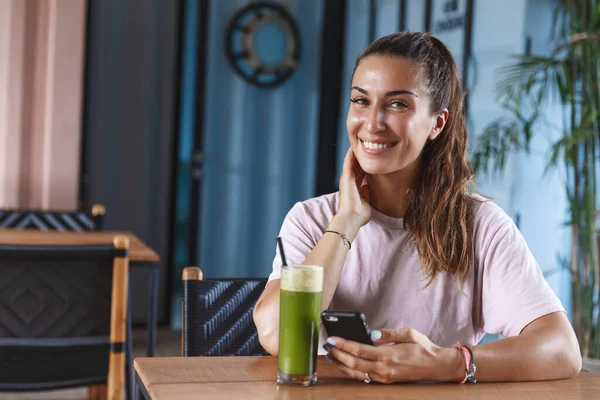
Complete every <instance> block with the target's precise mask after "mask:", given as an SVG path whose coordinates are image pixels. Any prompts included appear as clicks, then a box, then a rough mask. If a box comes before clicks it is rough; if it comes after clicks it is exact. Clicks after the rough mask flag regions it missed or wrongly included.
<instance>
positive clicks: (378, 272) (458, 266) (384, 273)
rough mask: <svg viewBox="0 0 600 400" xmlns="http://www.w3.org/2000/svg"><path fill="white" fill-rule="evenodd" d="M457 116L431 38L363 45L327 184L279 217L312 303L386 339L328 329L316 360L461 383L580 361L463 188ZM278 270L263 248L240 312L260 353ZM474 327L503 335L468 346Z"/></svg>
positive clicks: (496, 218)
mask: <svg viewBox="0 0 600 400" xmlns="http://www.w3.org/2000/svg"><path fill="white" fill-rule="evenodd" d="M463 113H464V110H463V93H462V90H461V85H460V80H459V75H458V72H457V68H456V65H455V63H454V60H453V58H452V55H451V54H450V52H449V51H448V49H447V48H446V47H445V46H444V45H443V44H442V43H441V42H440V41H439V40H438V39H436V38H434V37H432V36H430V35H429V34H424V33H407V32H403V33H395V34H392V35H389V36H386V37H383V38H381V39H379V40H377V41H375V42H374V43H372V44H371V45H369V47H367V49H366V50H365V51H364V52H363V53H362V54H361V55H360V56H359V57H358V59H357V62H356V66H355V69H354V74H353V77H352V98H351V104H350V108H349V110H348V117H347V129H348V136H349V138H350V149H349V150H348V153H347V155H346V158H345V160H344V167H343V173H342V177H341V179H340V191H339V192H338V193H333V194H330V195H326V196H321V197H318V198H314V199H310V200H308V201H305V202H302V203H298V204H296V205H295V206H294V207H293V208H292V210H291V211H290V212H289V214H288V215H287V217H286V219H285V221H284V223H283V226H282V228H281V236H282V237H283V239H284V241H285V245H286V256H287V258H288V262H289V263H290V264H292V263H304V264H315V265H322V266H325V268H324V274H325V276H324V283H323V301H322V309H323V310H325V309H328V308H330V309H346V310H360V311H362V312H363V313H364V314H365V315H366V317H367V321H368V323H369V326H370V327H371V328H375V329H377V330H375V331H374V332H373V335H372V337H373V339H374V340H375V342H376V343H377V344H384V343H385V344H389V346H368V345H361V344H359V343H356V342H351V341H348V340H344V339H342V338H337V337H335V338H329V339H328V343H327V344H325V346H324V347H325V349H326V350H327V351H328V353H329V354H328V359H329V360H331V361H333V362H335V363H336V365H337V366H338V367H339V368H340V369H341V370H342V371H343V372H344V373H346V374H347V375H348V376H350V377H351V378H354V379H359V380H365V382H367V383H368V382H371V381H372V380H373V381H377V382H383V383H391V382H406V381H423V380H426V381H432V380H437V381H455V382H463V383H464V382H465V381H469V382H473V383H474V382H475V381H479V382H484V381H524V380H546V379H559V378H567V377H572V376H575V375H576V374H577V373H579V371H580V369H581V355H580V352H579V346H578V343H577V338H576V336H575V334H574V332H573V329H572V327H571V325H570V323H569V321H568V319H567V317H566V314H565V311H564V309H563V307H562V305H561V303H560V301H559V300H558V298H557V297H556V296H555V295H554V293H553V292H552V290H551V289H550V287H549V286H548V285H547V283H546V282H545V280H544V278H543V276H542V274H541V272H540V268H539V267H538V265H537V264H536V262H535V260H534V259H533V257H532V255H531V253H530V251H529V249H528V248H527V245H526V243H525V241H524V239H523V237H522V236H521V234H520V233H519V231H518V229H517V228H516V226H515V225H514V224H513V222H512V220H511V219H510V218H509V217H508V216H507V215H506V214H505V213H504V212H503V211H502V210H501V209H500V208H499V207H497V206H496V205H494V204H493V203H491V202H488V201H486V200H485V199H484V198H482V197H481V196H477V195H475V194H470V193H469V185H470V184H471V181H472V178H473V176H472V172H471V169H470V167H469V164H468V162H467V131H466V128H465V119H464V114H463ZM325 231H328V232H325ZM279 277H280V267H279V258H278V257H276V259H275V261H274V263H273V273H272V274H271V276H270V282H269V284H268V285H267V287H266V289H265V291H264V293H263V294H262V296H261V298H260V299H259V301H258V302H257V304H256V308H255V310H254V320H255V322H256V326H257V328H258V332H259V335H260V341H261V343H262V345H263V346H264V348H265V349H266V350H267V351H269V352H270V353H271V354H277V347H278V316H279ZM384 328H386V329H384ZM485 333H493V334H496V333H501V334H503V335H504V336H505V338H504V339H502V340H498V341H495V342H492V343H488V344H484V345H480V346H476V344H477V343H478V342H479V340H480V339H481V337H482V336H483V335H484V334H485ZM456 342H460V343H461V344H460V345H457V346H456V347H455V343H456ZM463 346H464V347H463ZM475 364H476V371H475V368H474V366H475ZM468 373H470V374H471V375H469V374H468Z"/></svg>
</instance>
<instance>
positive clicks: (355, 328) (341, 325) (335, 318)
mask: <svg viewBox="0 0 600 400" xmlns="http://www.w3.org/2000/svg"><path fill="white" fill-rule="evenodd" d="M321 321H323V326H324V327H325V330H326V331H327V335H329V336H338V337H341V338H344V339H348V340H352V341H355V342H358V343H363V344H370V345H372V344H373V341H372V340H371V331H370V330H369V326H368V325H367V319H366V318H365V315H364V314H363V313H361V312H360V311H336V310H325V311H322V312H321Z"/></svg>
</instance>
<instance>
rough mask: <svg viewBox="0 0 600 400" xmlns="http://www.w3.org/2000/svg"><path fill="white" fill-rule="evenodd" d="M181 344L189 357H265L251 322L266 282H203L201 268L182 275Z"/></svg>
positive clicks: (191, 269)
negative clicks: (255, 305)
mask: <svg viewBox="0 0 600 400" xmlns="http://www.w3.org/2000/svg"><path fill="white" fill-rule="evenodd" d="M182 283H183V307H182V313H183V315H182V317H183V319H182V333H181V334H182V342H181V345H182V346H181V350H182V355H183V356H184V357H188V356H262V355H268V353H267V352H266V351H265V350H264V349H263V348H262V346H261V345H260V343H259V341H258V333H257V332H256V326H255V325H254V321H253V319H252V311H253V310H254V304H256V301H257V300H258V298H259V297H260V294H261V293H262V291H263V289H264V287H265V285H266V283H267V280H266V279H206V280H203V279H202V271H201V270H200V268H198V267H186V268H185V269H184V270H183V274H182Z"/></svg>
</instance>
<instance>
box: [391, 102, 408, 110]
mask: <svg viewBox="0 0 600 400" xmlns="http://www.w3.org/2000/svg"><path fill="white" fill-rule="evenodd" d="M390 105H391V106H392V107H394V108H407V107H408V104H406V102H404V101H401V100H394V101H392V102H391V103H390Z"/></svg>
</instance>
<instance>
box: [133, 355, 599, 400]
mask: <svg viewBox="0 0 600 400" xmlns="http://www.w3.org/2000/svg"><path fill="white" fill-rule="evenodd" d="M134 364H135V370H136V384H138V385H139V386H140V387H141V389H142V393H144V396H145V397H146V399H153V400H171V399H173V400H174V399H261V400H268V399H278V400H281V399H348V398H365V399H397V398H402V399H419V400H425V399H447V400H453V399H456V400H464V399H483V400H485V399H508V400H510V399H520V400H521V399H527V400H536V399H544V400H546V399H586V400H587V399H597V398H599V397H600V375H595V374H592V373H591V372H589V371H582V372H581V373H580V374H579V375H578V376H577V377H576V378H573V379H566V380H560V381H547V382H520V383H478V384H475V385H459V384H396V385H382V384H376V383H371V384H366V383H364V382H359V381H354V380H350V379H348V378H347V377H346V376H345V375H343V374H342V373H341V372H339V370H338V369H337V368H336V367H335V366H333V365H332V364H330V363H328V362H327V360H325V358H324V357H323V356H319V360H318V365H317V374H318V382H317V384H316V385H315V386H312V387H307V388H305V387H293V386H287V385H278V384H277V382H276V380H275V379H276V375H277V358H276V357H186V358H183V357H156V358H137V359H136V360H135V363H134Z"/></svg>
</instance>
